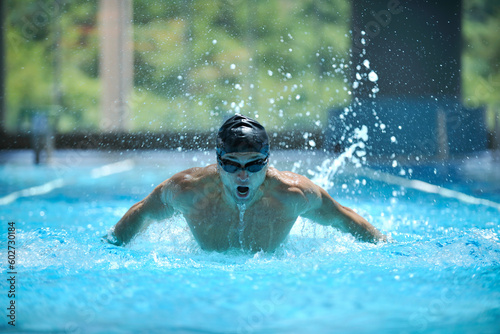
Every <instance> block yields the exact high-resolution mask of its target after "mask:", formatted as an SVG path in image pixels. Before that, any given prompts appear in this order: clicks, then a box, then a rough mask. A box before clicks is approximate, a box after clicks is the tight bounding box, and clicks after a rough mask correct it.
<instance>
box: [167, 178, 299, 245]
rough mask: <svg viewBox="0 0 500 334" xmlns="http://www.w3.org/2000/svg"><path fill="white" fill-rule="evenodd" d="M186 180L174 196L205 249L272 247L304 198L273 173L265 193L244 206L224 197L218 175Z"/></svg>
mask: <svg viewBox="0 0 500 334" xmlns="http://www.w3.org/2000/svg"><path fill="white" fill-rule="evenodd" d="M194 174H195V173H194ZM184 181H185V182H184V183H181V184H180V188H181V190H180V191H179V192H178V193H177V194H176V196H174V198H172V200H173V203H174V204H175V205H174V206H175V207H176V209H177V210H178V211H180V212H181V213H182V214H183V215H184V217H185V219H186V221H187V223H188V225H189V227H190V229H191V231H192V233H193V235H194V237H195V238H196V240H197V241H198V243H199V244H200V246H201V247H202V248H203V249H205V250H214V251H219V252H220V251H225V250H228V249H230V248H242V249H244V250H249V251H254V252H255V251H260V250H264V251H272V250H274V249H275V248H276V247H278V246H279V245H280V244H281V243H282V242H283V241H284V240H285V239H286V237H287V235H288V233H289V232H290V230H291V228H292V227H293V225H294V223H295V221H296V219H297V217H298V216H299V212H300V207H301V203H302V202H304V198H303V196H301V194H300V193H296V192H294V191H289V190H288V189H289V188H290V185H288V184H284V183H283V182H281V181H278V180H276V179H275V178H272V177H270V178H268V179H267V180H266V181H265V182H264V184H263V185H262V186H261V187H263V188H264V189H263V193H264V194H265V195H263V196H261V197H259V199H258V200H256V201H255V202H253V203H252V204H251V205H248V206H245V207H242V206H240V207H238V206H237V205H236V204H235V203H228V201H226V200H225V199H224V198H223V193H222V185H221V183H220V180H219V178H218V177H217V176H216V175H213V176H211V175H209V174H208V175H207V174H204V175H203V176H202V177H197V176H196V175H194V177H193V178H192V175H191V174H189V176H188V177H187V178H186V179H185V180H184ZM304 204H305V202H304Z"/></svg>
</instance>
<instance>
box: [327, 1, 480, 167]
mask: <svg viewBox="0 0 500 334" xmlns="http://www.w3.org/2000/svg"><path fill="white" fill-rule="evenodd" d="M352 15H353V17H352V34H353V42H352V56H351V60H352V66H353V68H352V71H353V72H352V83H353V87H352V94H353V105H352V112H351V113H350V114H348V115H346V119H347V121H345V122H344V124H343V125H341V124H340V123H339V121H338V120H337V116H338V115H335V114H334V115H332V123H333V125H334V127H336V128H337V129H338V128H341V127H342V126H344V128H345V125H346V123H349V124H352V125H353V127H358V126H359V125H367V127H368V128H369V130H370V132H369V142H368V145H369V146H370V147H371V149H370V152H371V153H372V154H374V155H382V156H386V155H392V154H394V153H395V154H396V155H409V156H415V157H416V156H419V157H422V156H432V157H438V158H446V157H447V156H448V155H449V154H456V153H467V152H471V151H474V150H477V149H484V148H485V147H486V131H485V127H484V116H483V112H481V111H479V110H466V109H465V108H464V107H463V106H462V104H461V88H460V86H461V84H460V82H461V75H460V71H461V62H460V58H461V0H400V1H398V0H388V1H369V0H352ZM349 124H348V125H349Z"/></svg>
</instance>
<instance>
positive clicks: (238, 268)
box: [0, 151, 500, 333]
mask: <svg viewBox="0 0 500 334" xmlns="http://www.w3.org/2000/svg"><path fill="white" fill-rule="evenodd" d="M212 155H213V152H207V153H203V152H194V153H180V152H141V153H119V152H112V153H104V152H102V153H99V152H97V153H96V152H86V151H69V152H58V153H57V154H56V157H55V159H54V162H53V163H52V164H51V165H48V166H38V167H37V166H32V165H31V164H29V163H27V162H28V161H29V160H30V156H29V153H26V152H17V153H16V152H14V153H12V152H3V153H1V154H0V161H1V162H2V165H1V166H0V185H1V186H0V218H1V219H0V221H1V222H2V227H1V231H0V232H1V233H0V244H1V245H2V246H1V247H0V259H1V260H0V263H1V266H0V273H1V280H2V285H1V289H2V291H1V292H0V306H1V307H0V308H1V309H2V310H3V311H2V312H1V313H2V314H1V316H2V317H1V319H2V320H1V323H0V331H2V332H5V331H9V332H36V333H39V332H47V333H52V332H57V333H123V332H134V333H306V332H308V333H499V332H500V243H499V239H498V235H499V232H500V219H499V217H500V205H499V204H497V203H500V178H499V176H498V172H496V170H497V169H498V166H496V165H495V163H494V162H492V160H491V158H490V157H489V156H485V157H480V158H479V159H472V160H468V161H465V162H456V163H452V164H450V165H446V166H443V165H442V164H422V165H420V166H400V165H397V166H396V167H394V165H393V164H391V162H389V163H388V164H387V165H383V164H382V165H380V164H379V165H377V166H376V167H374V166H372V167H371V168H366V167H362V168H357V167H356V166H355V165H352V164H346V165H341V166H340V167H339V168H338V170H337V171H336V172H335V173H332V176H331V177H330V178H329V179H328V180H325V178H324V176H325V175H326V174H325V168H328V166H332V164H333V163H334V161H338V160H332V161H331V162H329V163H327V164H325V165H323V170H322V171H320V170H319V167H320V166H321V163H322V162H323V161H324V160H325V158H326V157H325V156H322V155H320V154H312V152H310V151H309V152H302V153H299V152H288V153H284V152H277V153H276V154H275V155H274V161H273V163H274V164H275V165H276V166H277V167H279V168H282V169H289V170H295V171H297V172H300V173H303V174H305V175H308V176H309V177H311V178H313V179H315V180H316V181H317V182H318V183H325V185H327V186H328V187H330V186H331V188H329V192H330V194H331V195H332V196H333V197H334V198H335V199H337V200H338V201H339V202H340V203H341V204H343V205H346V206H349V207H352V208H354V209H356V210H357V211H358V212H359V213H360V214H362V215H363V216H364V217H366V218H367V219H368V220H369V221H370V222H372V223H373V224H374V225H375V226H376V227H377V228H379V229H380V230H382V231H384V232H385V233H390V235H391V240H392V241H391V242H389V243H387V244H379V245H372V244H365V243H360V242H357V241H355V240H354V239H353V238H352V237H350V236H348V235H343V234H341V233H339V232H337V231H335V230H333V229H331V228H327V227H322V226H316V225H314V224H313V223H311V222H308V221H303V220H299V221H298V222H297V224H296V226H295V227H294V229H293V230H292V233H291V235H290V237H289V239H288V241H287V242H286V244H284V245H283V246H282V247H281V248H280V249H279V250H278V251H277V252H276V253H274V254H266V253H257V254H252V255H250V254H245V253H240V252H232V253H229V254H219V253H209V252H205V251H202V250H200V248H199V247H198V246H197V244H196V242H195V241H194V239H193V237H192V236H191V235H190V233H189V230H188V228H187V226H186V223H185V221H184V220H183V219H182V217H174V218H173V219H170V220H168V221H165V222H158V223H155V224H153V225H151V226H150V228H149V229H148V230H147V231H146V232H145V233H144V234H143V235H140V236H139V237H138V238H136V239H135V240H134V241H133V242H132V243H131V244H130V245H129V246H127V247H116V246H113V245H110V244H106V243H103V242H102V241H101V239H100V236H102V235H104V234H106V233H107V231H108V230H109V228H110V227H111V226H113V225H114V224H115V223H116V222H117V221H118V220H119V219H120V217H121V216H122V215H123V214H124V213H125V212H126V210H127V209H128V208H129V207H130V206H131V205H132V204H134V203H135V202H137V201H138V200H140V199H142V198H143V197H144V196H146V195H147V194H148V193H149V192H150V191H151V190H152V189H153V188H154V186H155V185H157V184H158V183H160V182H161V181H163V180H164V179H166V178H168V177H169V176H171V175H172V174H173V173H175V172H177V171H180V170H183V169H185V168H187V167H190V166H195V165H205V164H208V163H212V162H213V156H212ZM272 160H273V159H272ZM367 165H370V164H367ZM443 189H444V190H443ZM263 219H265V217H263ZM9 221H12V222H15V227H16V240H15V241H16V267H15V270H16V273H17V274H16V286H15V289H16V297H15V302H16V327H15V328H14V327H12V326H10V325H8V324H7V321H8V318H6V315H7V310H6V307H7V306H8V305H9V302H10V300H11V299H9V298H8V297H7V290H8V286H7V284H6V279H7V278H8V274H7V272H9V269H8V267H7V240H8V239H7V238H8V235H7V231H8V229H7V223H8V222H9Z"/></svg>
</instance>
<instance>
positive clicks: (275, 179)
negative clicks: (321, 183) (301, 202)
mask: <svg viewBox="0 0 500 334" xmlns="http://www.w3.org/2000/svg"><path fill="white" fill-rule="evenodd" d="M267 178H268V180H269V184H270V186H271V187H272V188H274V189H276V190H279V191H282V192H285V193H289V194H300V195H307V194H310V193H314V192H315V191H316V189H317V186H316V185H315V184H314V183H313V182H312V181H311V180H310V179H308V178H307V177H305V176H303V175H300V174H297V173H294V172H289V171H279V170H277V169H276V168H269V170H268V173H267Z"/></svg>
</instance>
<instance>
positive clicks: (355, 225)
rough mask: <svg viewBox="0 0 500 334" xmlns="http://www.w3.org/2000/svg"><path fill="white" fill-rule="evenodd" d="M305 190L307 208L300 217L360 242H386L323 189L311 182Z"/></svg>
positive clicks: (383, 236)
mask: <svg viewBox="0 0 500 334" xmlns="http://www.w3.org/2000/svg"><path fill="white" fill-rule="evenodd" d="M307 188H308V189H306V193H307V194H306V197H307V198H308V201H309V207H308V208H307V210H306V212H304V213H303V214H302V215H301V216H303V217H305V218H308V219H311V220H313V221H315V222H317V223H319V224H321V225H326V226H333V227H335V228H338V229H339V230H341V231H342V232H347V233H350V234H352V235H354V236H355V237H356V238H358V239H359V240H362V241H367V242H373V243H376V242H378V241H387V237H386V236H385V235H384V234H382V233H380V232H379V231H378V230H377V229H376V228H375V227H374V226H373V225H372V224H370V223H369V222H368V221H366V219H364V218H363V217H361V216H360V215H358V214H357V213H356V212H354V211H353V210H352V209H350V208H348V207H345V206H342V205H340V204H339V203H338V202H337V201H335V200H334V199H333V198H332V197H331V196H330V195H329V194H328V193H327V192H326V190H324V189H323V188H321V187H319V186H317V185H315V184H313V183H312V182H311V184H310V185H308V186H307Z"/></svg>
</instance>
